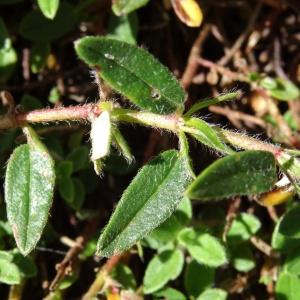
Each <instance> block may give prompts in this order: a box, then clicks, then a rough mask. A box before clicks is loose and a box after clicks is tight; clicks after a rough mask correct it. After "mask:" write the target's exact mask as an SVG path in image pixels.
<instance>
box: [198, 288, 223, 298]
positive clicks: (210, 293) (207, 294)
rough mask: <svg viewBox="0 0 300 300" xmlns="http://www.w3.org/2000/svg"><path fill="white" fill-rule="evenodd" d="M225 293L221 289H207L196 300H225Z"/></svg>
mask: <svg viewBox="0 0 300 300" xmlns="http://www.w3.org/2000/svg"><path fill="white" fill-rule="evenodd" d="M225 299H227V292H226V291H224V290H221V289H208V290H206V291H204V292H203V293H202V294H201V295H200V296H199V297H198V298H197V300H225Z"/></svg>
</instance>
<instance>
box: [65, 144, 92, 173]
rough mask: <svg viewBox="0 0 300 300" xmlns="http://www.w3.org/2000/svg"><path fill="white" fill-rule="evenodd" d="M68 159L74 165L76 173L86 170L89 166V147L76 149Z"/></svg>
mask: <svg viewBox="0 0 300 300" xmlns="http://www.w3.org/2000/svg"><path fill="white" fill-rule="evenodd" d="M66 159H67V160H69V161H71V162H72V163H73V171H74V172H78V171H81V170H84V169H86V168H87V167H88V165H89V149H88V147H87V146H79V147H76V148H74V149H73V150H72V151H71V152H70V153H69V154H68V155H67V156H66Z"/></svg>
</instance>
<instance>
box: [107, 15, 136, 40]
mask: <svg viewBox="0 0 300 300" xmlns="http://www.w3.org/2000/svg"><path fill="white" fill-rule="evenodd" d="M137 29H138V18H137V15H136V13H134V12H133V13H131V14H129V15H124V16H120V17H117V16H115V15H114V14H111V16H110V18H109V22H108V34H107V35H106V36H107V37H109V38H113V39H116V40H119V41H123V42H127V43H129V44H133V45H135V44H136V38H137Z"/></svg>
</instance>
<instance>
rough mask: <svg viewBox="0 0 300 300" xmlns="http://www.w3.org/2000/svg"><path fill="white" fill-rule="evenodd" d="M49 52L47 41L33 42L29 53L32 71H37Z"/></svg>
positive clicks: (42, 66) (43, 64) (41, 66)
mask: <svg viewBox="0 0 300 300" xmlns="http://www.w3.org/2000/svg"><path fill="white" fill-rule="evenodd" d="M49 54H50V45H49V43H35V44H34V45H33V47H32V49H31V53H30V68H31V72H32V73H35V74H36V73H38V72H39V71H41V70H42V69H43V68H44V66H45V65H46V62H47V58H48V56H49Z"/></svg>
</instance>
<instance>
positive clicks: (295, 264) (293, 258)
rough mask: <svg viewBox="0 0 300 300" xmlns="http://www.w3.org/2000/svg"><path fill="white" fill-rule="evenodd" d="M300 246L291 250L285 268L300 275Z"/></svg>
mask: <svg viewBox="0 0 300 300" xmlns="http://www.w3.org/2000/svg"><path fill="white" fill-rule="evenodd" d="M299 250H300V249H299V247H297V248H295V249H292V250H291V251H289V253H288V255H287V257H286V260H285V264H284V269H285V270H286V271H287V272H288V273H291V274H294V275H297V276H299V275H300V256H299Z"/></svg>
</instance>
